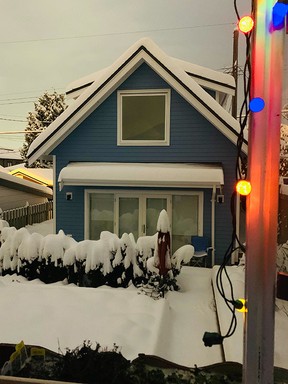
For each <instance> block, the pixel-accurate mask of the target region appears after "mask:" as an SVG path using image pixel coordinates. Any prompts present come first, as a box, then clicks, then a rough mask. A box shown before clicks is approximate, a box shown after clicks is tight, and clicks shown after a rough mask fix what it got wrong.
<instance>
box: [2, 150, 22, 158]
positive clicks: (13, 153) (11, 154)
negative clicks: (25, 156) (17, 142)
mask: <svg viewBox="0 0 288 384" xmlns="http://www.w3.org/2000/svg"><path fill="white" fill-rule="evenodd" d="M0 158H1V159H12V160H21V159H22V157H21V155H20V152H19V151H17V150H15V149H7V148H0Z"/></svg>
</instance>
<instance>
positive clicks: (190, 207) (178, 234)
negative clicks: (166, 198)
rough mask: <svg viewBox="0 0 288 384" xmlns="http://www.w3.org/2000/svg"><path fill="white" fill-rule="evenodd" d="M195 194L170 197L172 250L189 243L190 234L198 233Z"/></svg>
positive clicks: (197, 198)
mask: <svg viewBox="0 0 288 384" xmlns="http://www.w3.org/2000/svg"><path fill="white" fill-rule="evenodd" d="M198 201H199V197H198V196H197V195H193V196H189V195H182V196H181V195H179V196H176V195H174V196H173V197H172V244H173V252H175V251H176V250H177V249H178V248H180V247H182V245H185V244H191V236H192V235H197V234H198Z"/></svg>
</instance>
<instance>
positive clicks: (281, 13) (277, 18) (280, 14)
mask: <svg viewBox="0 0 288 384" xmlns="http://www.w3.org/2000/svg"><path fill="white" fill-rule="evenodd" d="M287 11H288V5H286V4H284V3H278V2H277V3H276V4H275V5H274V7H273V11H272V23H273V27H274V28H275V29H281V28H283V27H284V24H285V16H286V13H287Z"/></svg>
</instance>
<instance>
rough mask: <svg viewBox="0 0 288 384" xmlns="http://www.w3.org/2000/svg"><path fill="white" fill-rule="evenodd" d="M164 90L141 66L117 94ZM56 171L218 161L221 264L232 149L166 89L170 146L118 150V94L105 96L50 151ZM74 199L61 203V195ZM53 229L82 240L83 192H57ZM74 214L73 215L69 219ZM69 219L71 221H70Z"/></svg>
mask: <svg viewBox="0 0 288 384" xmlns="http://www.w3.org/2000/svg"><path fill="white" fill-rule="evenodd" d="M145 88H146V89H150V88H152V89H153V88H154V89H157V88H164V89H169V88H170V87H169V85H168V84H167V83H166V82H165V81H164V80H163V79H162V78H161V77H159V76H158V75H157V74H156V73H155V72H154V71H153V70H152V69H151V68H150V67H149V66H148V65H146V64H142V65H141V66H140V67H139V68H138V69H137V70H136V71H135V72H134V73H133V74H132V75H131V76H130V77H129V78H128V79H127V80H126V81H125V82H124V83H122V85H121V86H120V87H119V89H145ZM53 154H55V155H56V156H57V178H58V173H59V170H60V169H61V168H62V167H63V166H65V165H67V164H68V162H73V161H99V162H156V163H157V162H161V163H162V162H172V163H177V162H198V163H199V162H207V163H209V162H218V163H222V165H223V168H224V172H225V175H224V176H225V186H224V191H223V193H224V195H225V202H224V204H220V205H216V233H215V237H216V260H217V261H218V262H220V261H221V259H222V257H223V255H224V253H225V251H226V248H227V247H228V245H229V243H230V238H231V217H230V202H229V200H230V196H231V193H232V189H233V184H234V168H235V159H236V147H235V146H234V145H233V144H232V143H231V142H230V141H229V140H228V139H227V138H226V137H225V136H224V135H222V134H221V133H220V132H219V131H218V130H217V129H216V128H215V127H214V126H213V125H212V124H211V123H209V122H208V121H207V120H206V119H205V118H204V117H203V116H202V115H201V114H200V113H199V112H198V111H197V110H196V109H195V108H193V107H191V105H189V104H188V103H187V102H186V101H185V100H184V99H183V98H182V97H181V96H180V95H179V94H178V93H177V92H176V91H175V90H173V89H171V116H170V146H153V147H139V146H137V147H133V146H122V147H121V146H117V92H114V93H112V94H111V96H109V97H108V98H107V99H106V100H105V101H104V102H103V103H102V104H101V105H100V106H99V107H98V108H97V109H96V110H95V111H94V112H93V113H91V115H90V116H89V117H88V118H87V119H86V120H85V121H84V122H82V123H81V125H80V126H78V127H77V128H76V129H75V130H74V131H73V132H72V133H71V134H70V135H69V136H68V137H67V138H66V139H65V140H64V141H63V142H62V143H61V144H60V145H59V146H58V147H57V148H56V149H55V150H54V151H53ZM67 190H69V191H72V192H73V200H72V201H66V191H67ZM56 209H57V229H58V230H59V229H60V228H62V229H64V231H65V232H66V233H72V234H73V236H74V238H75V239H76V240H82V239H83V236H84V233H83V229H84V188H82V187H67V188H64V189H63V191H61V192H57V208H56ZM71 212H73V214H71ZM71 218H72V220H71ZM204 224H205V227H204V232H205V235H210V234H211V190H208V191H206V192H205V206H204Z"/></svg>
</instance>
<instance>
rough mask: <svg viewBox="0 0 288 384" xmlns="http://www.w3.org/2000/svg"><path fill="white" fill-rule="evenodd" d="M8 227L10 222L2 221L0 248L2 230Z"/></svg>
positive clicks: (0, 226) (0, 236)
mask: <svg viewBox="0 0 288 384" xmlns="http://www.w3.org/2000/svg"><path fill="white" fill-rule="evenodd" d="M7 227H9V223H8V221H6V220H1V219H0V246H1V244H2V230H3V229H4V228H7Z"/></svg>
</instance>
